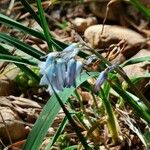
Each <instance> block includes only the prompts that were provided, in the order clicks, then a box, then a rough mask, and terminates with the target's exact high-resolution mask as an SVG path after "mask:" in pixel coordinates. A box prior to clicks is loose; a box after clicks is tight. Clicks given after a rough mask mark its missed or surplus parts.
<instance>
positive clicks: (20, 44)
mask: <svg viewBox="0 0 150 150" xmlns="http://www.w3.org/2000/svg"><path fill="white" fill-rule="evenodd" d="M0 40H1V41H4V42H7V43H9V44H11V45H13V46H15V47H16V48H17V49H19V50H21V51H23V52H24V53H27V54H28V55H30V56H32V57H34V58H36V59H39V60H40V57H41V56H44V52H40V51H38V50H36V49H35V48H33V47H31V46H29V45H28V44H25V43H23V42H21V41H19V40H18V39H16V38H14V37H11V36H9V35H6V34H4V33H0Z"/></svg>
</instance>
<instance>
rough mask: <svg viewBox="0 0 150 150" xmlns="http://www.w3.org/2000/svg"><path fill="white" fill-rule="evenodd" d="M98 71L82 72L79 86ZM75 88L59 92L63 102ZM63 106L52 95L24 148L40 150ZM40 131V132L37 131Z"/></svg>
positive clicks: (78, 82) (26, 149) (78, 80)
mask: <svg viewBox="0 0 150 150" xmlns="http://www.w3.org/2000/svg"><path fill="white" fill-rule="evenodd" d="M97 75H98V73H92V72H91V73H89V74H87V73H82V74H81V76H79V77H78V79H77V86H79V85H80V84H82V83H83V82H84V81H86V80H87V79H89V78H91V77H94V76H97ZM74 90H75V88H74V87H71V88H65V89H64V91H63V92H60V93H59V97H60V98H61V99H62V100H63V103H65V102H66V101H67V99H68V98H69V97H70V96H71V94H72V93H73V92H74ZM60 109H61V107H60V105H59V103H58V101H57V99H56V96H54V95H53V96H52V97H51V98H50V99H49V101H48V102H47V104H46V105H45V107H44V108H43V111H42V113H41V114H40V116H39V118H38V119H37V121H36V123H35V125H34V127H33V129H32V131H31V132H30V134H29V136H28V138H27V142H26V143H25V146H24V150H38V149H39V146H40V145H41V143H42V141H43V138H44V137H45V135H46V133H47V130H48V128H49V127H50V126H51V125H52V123H53V121H54V119H55V117H56V115H57V114H58V112H59V111H60ZM37 131H38V132H37Z"/></svg>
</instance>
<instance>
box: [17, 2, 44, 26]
mask: <svg viewBox="0 0 150 150" xmlns="http://www.w3.org/2000/svg"><path fill="white" fill-rule="evenodd" d="M20 2H21V3H22V5H23V6H24V8H25V9H26V10H27V11H28V12H29V13H30V14H31V15H32V17H33V18H34V19H35V20H36V22H37V23H38V24H39V25H40V26H41V22H40V19H39V16H38V15H37V14H36V13H35V11H34V10H33V9H32V7H31V6H30V4H29V3H28V1H26V0H20Z"/></svg>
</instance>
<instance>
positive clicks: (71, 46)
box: [63, 43, 78, 52]
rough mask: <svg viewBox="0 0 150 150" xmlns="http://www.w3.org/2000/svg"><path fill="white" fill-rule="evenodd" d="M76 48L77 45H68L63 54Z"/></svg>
mask: <svg viewBox="0 0 150 150" xmlns="http://www.w3.org/2000/svg"><path fill="white" fill-rule="evenodd" d="M77 46H78V44H77V43H72V44H71V45H69V46H68V47H66V48H65V49H64V50H63V52H70V51H72V50H74V49H75V48H76V47H77Z"/></svg>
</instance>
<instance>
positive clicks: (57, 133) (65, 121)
mask: <svg viewBox="0 0 150 150" xmlns="http://www.w3.org/2000/svg"><path fill="white" fill-rule="evenodd" d="M67 123H68V121H67V118H66V116H65V117H64V119H63V120H62V122H61V124H60V126H59V128H58V129H57V131H56V133H55V135H54V136H53V138H52V139H51V141H50V142H49V143H48V145H47V146H46V148H45V150H49V149H50V148H51V146H52V145H53V144H54V143H55V142H56V140H57V138H58V137H59V135H60V134H61V133H62V131H63V130H64V128H65V126H66V124H67Z"/></svg>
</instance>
